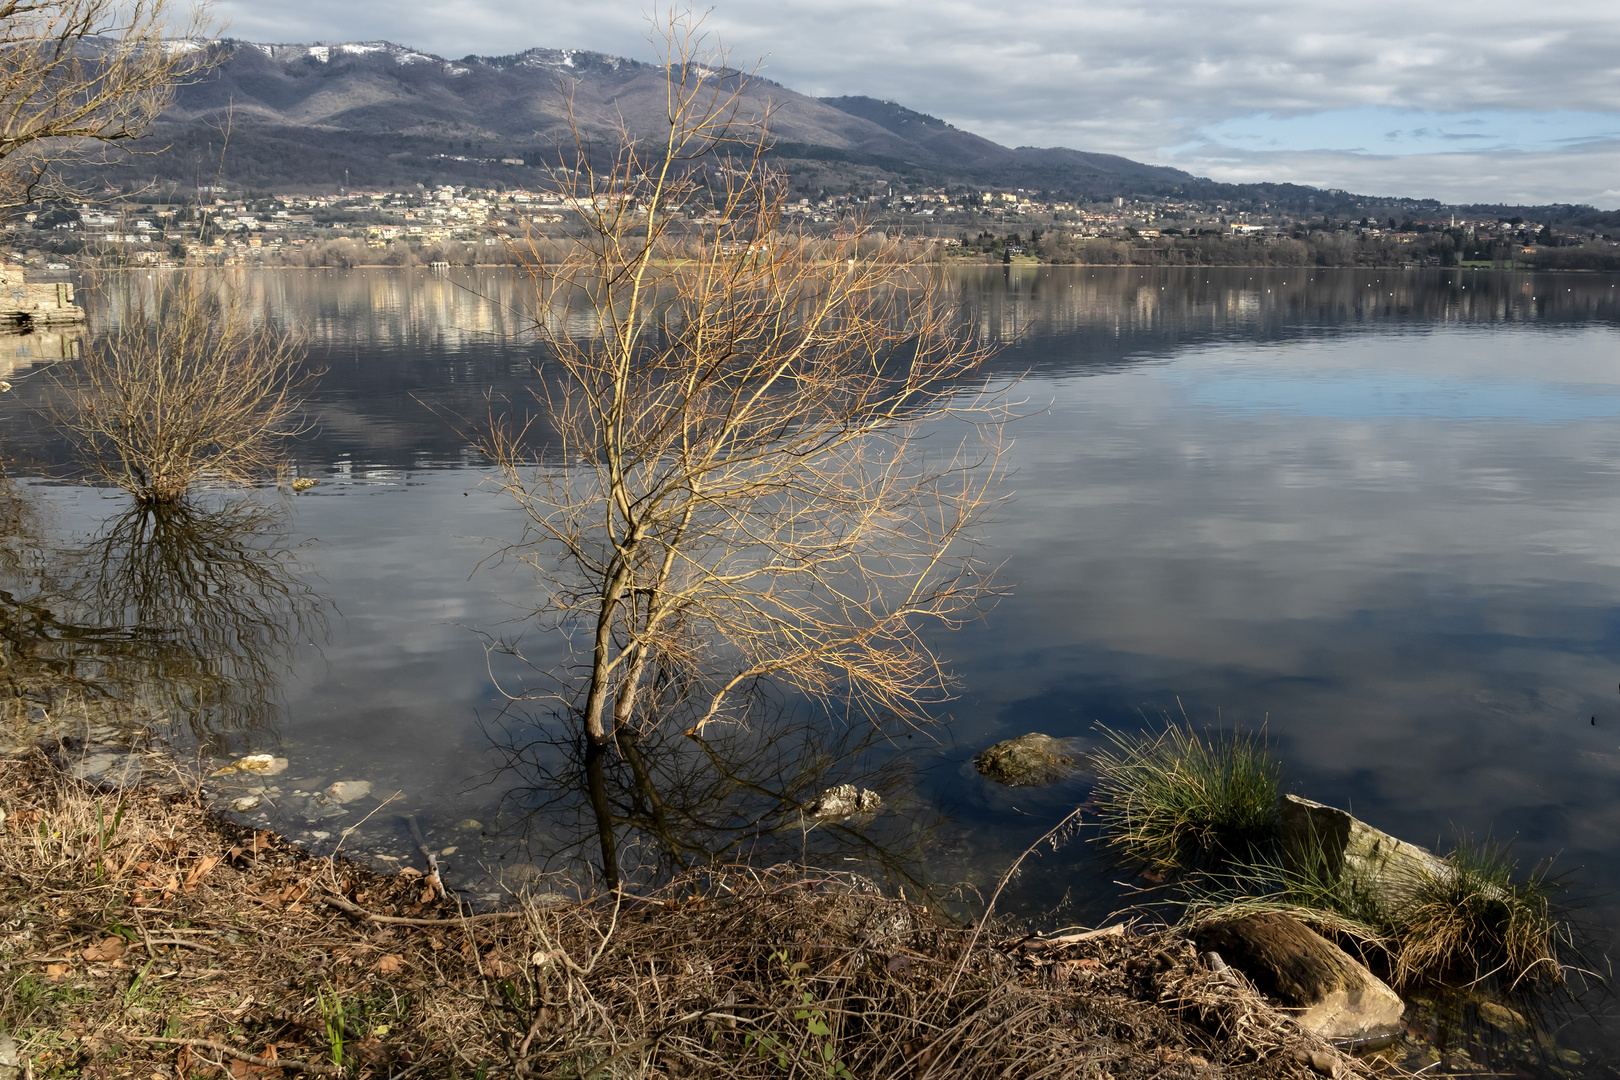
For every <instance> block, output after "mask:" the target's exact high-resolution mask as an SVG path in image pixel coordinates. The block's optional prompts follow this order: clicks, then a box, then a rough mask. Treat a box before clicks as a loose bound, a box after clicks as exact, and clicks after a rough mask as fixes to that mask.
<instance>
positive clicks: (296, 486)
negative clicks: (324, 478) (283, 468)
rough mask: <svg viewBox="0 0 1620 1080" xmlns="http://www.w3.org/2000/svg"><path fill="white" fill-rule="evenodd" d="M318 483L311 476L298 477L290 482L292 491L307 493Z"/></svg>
mask: <svg viewBox="0 0 1620 1080" xmlns="http://www.w3.org/2000/svg"><path fill="white" fill-rule="evenodd" d="M318 483H320V481H319V480H316V479H315V478H314V477H312V476H300V477H298V478H297V479H296V480H294V481H293V482H292V489H293V490H294V491H308V490H309V489H310V488H312V487H314V486H315V485H316V484H318Z"/></svg>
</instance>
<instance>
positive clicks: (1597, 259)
mask: <svg viewBox="0 0 1620 1080" xmlns="http://www.w3.org/2000/svg"><path fill="white" fill-rule="evenodd" d="M595 198H596V201H597V202H598V203H601V202H602V201H603V200H604V199H607V198H608V196H606V195H598V196H596V197H595ZM1323 202H1324V204H1326V205H1327V206H1328V209H1326V210H1325V211H1324V212H1323V213H1322V214H1321V215H1319V216H1310V217H1304V216H1301V215H1299V214H1297V213H1296V212H1293V211H1289V210H1284V209H1282V208H1280V207H1278V206H1275V205H1273V204H1271V203H1268V202H1264V201H1258V200H1253V201H1243V202H1240V201H1198V200H1193V199H1187V198H1182V197H1175V196H1164V197H1142V198H1125V197H1115V198H1112V199H1109V200H1106V201H1084V200H1080V199H1075V198H1072V197H1063V196H1061V195H1060V194H1058V193H1054V192H1050V191H1044V192H1043V191H1039V190H1026V189H1023V188H1018V189H1012V190H993V189H972V188H966V187H961V188H955V189H946V188H917V189H913V190H907V189H905V188H904V186H900V187H898V188H897V186H896V185H894V184H881V185H877V186H876V189H875V190H870V191H864V192H863V191H859V190H853V191H842V192H836V193H835V192H830V191H826V190H822V191H817V192H811V193H808V194H803V193H800V192H794V193H793V194H792V195H790V197H789V198H788V199H787V200H786V202H785V204H784V206H783V208H782V225H783V227H784V228H788V229H800V230H803V231H805V232H807V233H809V234H812V235H816V234H831V233H833V232H834V231H836V230H837V229H838V228H839V227H840V226H847V225H848V224H850V223H851V222H854V221H859V222H862V223H864V224H865V225H867V226H868V227H870V228H871V229H873V230H876V231H880V232H883V233H884V234H886V237H887V238H888V239H891V240H903V241H907V242H910V243H914V244H916V243H921V244H924V245H931V246H933V247H935V248H936V249H937V251H938V254H939V256H940V257H941V258H962V259H976V260H985V259H989V260H995V261H1004V262H1014V261H1020V260H1022V261H1032V260H1033V261H1040V262H1053V263H1101V264H1118V263H1149V264H1154V263H1167V264H1172V265H1174V264H1177V263H1190V264H1199V265H1220V264H1250V263H1267V264H1271V263H1274V264H1279V265H1300V264H1319V265H1407V266H1425V265H1441V266H1445V265H1458V264H1470V263H1472V264H1486V265H1493V266H1503V267H1511V266H1516V265H1527V266H1536V265H1545V266H1560V267H1564V268H1581V266H1582V265H1583V264H1584V265H1586V266H1587V268H1593V269H1597V268H1602V267H1604V266H1607V265H1608V264H1609V262H1610V261H1611V260H1614V261H1620V236H1616V235H1611V234H1610V233H1608V232H1605V231H1603V229H1602V228H1601V227H1584V228H1583V227H1579V226H1571V225H1570V224H1568V223H1559V225H1558V227H1557V228H1554V225H1553V223H1552V222H1550V221H1535V220H1527V219H1526V218H1524V217H1523V216H1520V215H1516V214H1515V215H1506V216H1497V217H1487V216H1480V215H1478V214H1477V213H1476V214H1474V215H1469V214H1467V213H1463V214H1459V213H1457V212H1456V211H1455V210H1454V209H1451V208H1447V207H1443V206H1440V205H1439V204H1436V203H1433V202H1426V201H1416V200H1388V201H1379V200H1375V199H1358V198H1357V197H1354V196H1346V193H1344V192H1342V191H1328V192H1324V196H1323ZM578 210H579V208H578V207H576V206H574V205H572V204H571V203H570V200H569V198H568V197H566V196H565V195H562V194H559V193H558V192H556V191H544V190H524V189H520V188H508V187H506V186H505V185H498V186H495V187H482V188H481V187H471V186H451V185H441V186H438V187H434V188H428V187H425V186H422V185H415V186H413V187H412V188H409V189H406V190H397V191H390V190H346V189H338V190H336V191H333V192H328V193H309V192H288V193H269V192H251V191H230V190H222V189H220V188H215V187H205V188H201V189H199V190H197V191H195V192H184V191H179V190H176V189H174V188H172V187H171V188H170V189H169V190H167V191H162V192H154V191H147V192H132V193H126V192H112V191H109V192H105V193H103V195H102V197H100V198H98V199H93V200H87V201H85V202H83V203H80V204H74V205H66V204H63V205H56V206H48V207H41V208H39V209H37V210H35V211H34V212H31V213H28V214H26V215H24V218H23V220H22V221H21V222H18V223H17V226H18V227H17V228H16V229H14V231H13V234H12V236H11V238H10V239H11V250H10V251H9V256H10V258H11V260H12V261H13V262H15V263H17V264H19V265H24V266H30V267H36V268H42V269H66V268H67V266H68V265H69V264H70V262H73V261H83V260H86V259H88V260H89V261H90V262H92V263H98V264H102V265H135V266H142V265H146V266H158V267H164V266H174V265H179V264H180V263H181V262H186V261H189V262H199V261H201V262H208V263H214V264H223V265H240V264H244V263H245V264H254V263H258V264H267V265H288V266H301V265H375V264H381V265H414V264H432V263H445V264H472V263H501V262H506V261H508V260H509V258H510V253H511V251H512V250H513V247H514V245H518V244H521V243H523V242H525V241H526V240H529V239H538V238H549V239H560V238H562V237H564V236H566V235H567V234H568V233H569V231H570V228H571V226H572V225H574V224H575V223H577V222H578V220H579V218H578ZM668 212H670V213H675V214H680V215H683V216H686V217H688V218H690V219H691V221H692V223H693V225H694V226H706V225H714V224H716V223H717V221H718V219H717V218H716V217H715V210H714V207H713V205H712V204H710V203H709V202H707V201H706V200H701V199H694V200H692V201H691V202H690V203H689V204H688V205H685V206H681V207H671V208H668Z"/></svg>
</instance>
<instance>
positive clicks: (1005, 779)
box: [973, 731, 1075, 787]
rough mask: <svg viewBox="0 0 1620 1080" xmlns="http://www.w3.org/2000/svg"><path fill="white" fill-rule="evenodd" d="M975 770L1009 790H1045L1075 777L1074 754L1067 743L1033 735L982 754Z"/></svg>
mask: <svg viewBox="0 0 1620 1080" xmlns="http://www.w3.org/2000/svg"><path fill="white" fill-rule="evenodd" d="M973 767H974V768H975V769H978V770H979V773H980V774H981V775H983V776H985V777H987V778H988V779H990V780H994V781H995V782H996V783H998V784H1004V785H1006V786H1007V787H1043V786H1045V785H1047V784H1055V783H1058V782H1059V781H1061V780H1067V779H1068V778H1069V777H1070V776H1072V775H1073V774H1074V771H1075V765H1074V752H1073V750H1072V748H1071V746H1070V744H1069V742H1068V741H1067V740H1065V739H1054V738H1053V737H1052V736H1050V735H1042V734H1041V733H1040V732H1037V731H1032V732H1030V733H1029V734H1028V735H1020V736H1018V738H1016V739H1004V740H1002V741H1001V742H998V743H996V744H995V745H994V746H992V747H989V748H988V749H986V750H981V751H979V753H977V754H975V755H974V757H973Z"/></svg>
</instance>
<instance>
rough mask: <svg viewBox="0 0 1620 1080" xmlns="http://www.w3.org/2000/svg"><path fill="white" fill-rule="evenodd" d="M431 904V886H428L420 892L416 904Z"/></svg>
mask: <svg viewBox="0 0 1620 1080" xmlns="http://www.w3.org/2000/svg"><path fill="white" fill-rule="evenodd" d="M432 902H433V886H432V885H429V886H428V887H427V888H425V889H423V890H422V896H421V899H419V900H418V901H417V903H419V904H430V903H432Z"/></svg>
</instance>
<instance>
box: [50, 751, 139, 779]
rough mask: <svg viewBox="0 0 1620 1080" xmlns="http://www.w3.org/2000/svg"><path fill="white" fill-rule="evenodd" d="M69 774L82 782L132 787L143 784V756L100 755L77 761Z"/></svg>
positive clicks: (70, 768)
mask: <svg viewBox="0 0 1620 1080" xmlns="http://www.w3.org/2000/svg"><path fill="white" fill-rule="evenodd" d="M68 772H69V773H70V774H72V775H73V776H75V777H77V778H78V779H80V780H90V781H94V782H95V783H99V784H113V785H116V786H119V787H132V786H134V785H136V784H139V783H140V782H141V773H142V765H141V755H139V754H117V753H100V754H92V755H90V756H89V757H86V758H83V759H81V760H79V761H75V762H74V763H73V764H72V765H70V766H69V767H68Z"/></svg>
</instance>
